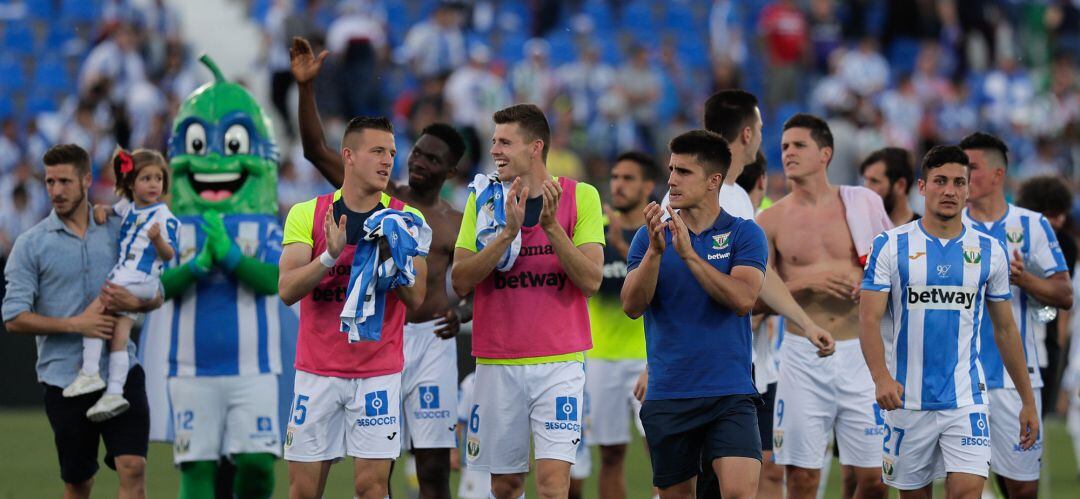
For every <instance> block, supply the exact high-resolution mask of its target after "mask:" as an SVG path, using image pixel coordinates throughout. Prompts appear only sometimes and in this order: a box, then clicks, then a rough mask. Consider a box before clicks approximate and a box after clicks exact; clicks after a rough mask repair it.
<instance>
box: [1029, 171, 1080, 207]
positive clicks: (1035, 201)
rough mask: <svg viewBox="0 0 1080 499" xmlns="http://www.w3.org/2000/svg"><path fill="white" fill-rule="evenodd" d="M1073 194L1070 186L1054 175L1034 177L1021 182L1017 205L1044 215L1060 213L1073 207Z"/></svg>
mask: <svg viewBox="0 0 1080 499" xmlns="http://www.w3.org/2000/svg"><path fill="white" fill-rule="evenodd" d="M1072 203H1073V195H1072V191H1070V190H1069V186H1067V185H1065V182H1063V181H1062V180H1061V179H1060V178H1058V177H1054V176H1052V175H1042V176H1038V177H1032V178H1029V179H1027V180H1025V181H1024V183H1022V184H1020V188H1019V189H1018V190H1017V192H1016V205H1017V206H1019V207H1021V208H1027V209H1029V210H1032V211H1037V212H1039V213H1042V214H1043V215H1060V214H1062V213H1068V212H1069V210H1070V209H1072Z"/></svg>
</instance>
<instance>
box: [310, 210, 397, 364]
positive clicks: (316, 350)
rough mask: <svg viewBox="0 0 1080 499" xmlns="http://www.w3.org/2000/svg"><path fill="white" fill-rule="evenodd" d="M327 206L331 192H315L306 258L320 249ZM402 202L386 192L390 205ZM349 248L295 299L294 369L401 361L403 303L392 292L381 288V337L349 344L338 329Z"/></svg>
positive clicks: (353, 247) (349, 262)
mask: <svg viewBox="0 0 1080 499" xmlns="http://www.w3.org/2000/svg"><path fill="white" fill-rule="evenodd" d="M333 206H334V194H333V193H330V194H327V195H324V196H319V198H318V200H317V201H316V203H315V220H314V223H312V230H311V239H312V247H311V255H312V258H315V257H316V256H317V255H321V254H322V252H323V251H326V234H325V232H323V220H325V217H326V212H327V211H328V210H331V209H333ZM404 206H405V203H403V202H401V201H399V200H397V199H394V198H390V206H389V207H390V208H392V209H395V210H401V209H402V208H403V207H404ZM354 253H356V245H354V244H346V245H345V249H343V250H342V251H341V255H338V259H337V264H336V265H334V267H332V268H331V269H330V271H329V272H328V273H327V274H326V275H325V276H323V278H322V280H321V281H319V284H318V285H317V286H315V289H313V290H312V291H311V293H308V294H307V295H306V296H304V298H302V299H301V300H300V332H299V334H298V338H297V340H296V369H297V370H299V371H304V372H308V373H311V374H317V375H319V376H332V377H336V378H371V377H374V376H382V375H386V374H393V373H397V372H401V369H402V367H403V365H404V362H405V358H404V355H403V354H402V340H401V335H402V328H403V327H404V326H405V304H404V303H402V302H401V300H400V299H398V297H397V294H396V293H394V292H389V293H387V294H386V308H385V312H384V314H383V325H382V339H381V340H379V341H377V342H370V341H361V342H359V343H351V344H350V343H349V342H348V340H347V338H346V335H345V333H342V332H340V329H341V319H340V317H341V309H342V308H343V307H344V306H345V298H346V296H345V294H346V290H347V289H348V287H349V273H350V271H351V269H352V260H353V255H354Z"/></svg>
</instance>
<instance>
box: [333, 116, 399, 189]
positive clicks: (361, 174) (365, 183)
mask: <svg viewBox="0 0 1080 499" xmlns="http://www.w3.org/2000/svg"><path fill="white" fill-rule="evenodd" d="M344 142H345V144H344V147H342V152H341V157H342V160H343V162H344V163H345V176H346V182H349V183H350V184H351V183H352V181H355V182H356V183H357V185H356V187H358V188H360V189H362V190H364V191H382V190H385V189H386V185H387V184H388V183H389V182H390V172H391V170H393V168H394V156H396V155H397V148H396V147H394V134H392V133H390V132H387V131H384V130H376V129H372V128H368V129H363V130H360V131H358V132H352V133H349V134H348V135H347V136H346V137H345V140H344Z"/></svg>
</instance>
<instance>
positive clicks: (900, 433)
mask: <svg viewBox="0 0 1080 499" xmlns="http://www.w3.org/2000/svg"><path fill="white" fill-rule="evenodd" d="M894 433H895V434H896V446H895V447H893V451H892V453H893V455H895V456H899V455H900V444H901V443H903V441H904V429H903V428H896V427H890V426H889V425H885V440H884V442H883V443H882V445H881V451H882V452H884V453H885V455H888V454H889V440H891V439H892V436H893V434H894Z"/></svg>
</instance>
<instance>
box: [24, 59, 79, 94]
mask: <svg viewBox="0 0 1080 499" xmlns="http://www.w3.org/2000/svg"><path fill="white" fill-rule="evenodd" d="M34 88H35V89H38V90H48V91H55V92H72V91H74V90H75V86H74V85H73V82H72V80H71V75H69V74H68V71H67V68H66V67H64V62H63V61H62V60H61V59H59V58H55V57H53V58H46V59H42V60H40V61H38V62H37V66H36V67H35V68H34Z"/></svg>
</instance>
